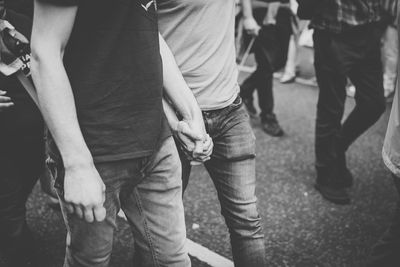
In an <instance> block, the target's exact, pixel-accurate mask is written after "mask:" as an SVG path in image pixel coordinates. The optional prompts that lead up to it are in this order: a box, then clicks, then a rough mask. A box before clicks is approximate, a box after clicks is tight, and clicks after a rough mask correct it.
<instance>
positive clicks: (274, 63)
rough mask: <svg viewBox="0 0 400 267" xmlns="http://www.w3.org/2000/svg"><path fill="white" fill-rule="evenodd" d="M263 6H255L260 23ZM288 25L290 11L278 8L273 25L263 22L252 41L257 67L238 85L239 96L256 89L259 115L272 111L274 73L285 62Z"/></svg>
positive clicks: (250, 93) (288, 38) (251, 95)
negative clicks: (239, 87)
mask: <svg viewBox="0 0 400 267" xmlns="http://www.w3.org/2000/svg"><path fill="white" fill-rule="evenodd" d="M266 12H267V10H266V9H256V10H255V11H254V16H255V18H256V20H257V22H258V23H259V24H260V25H262V21H263V19H264V17H265V14H266ZM291 33H292V29H291V13H290V11H289V10H287V9H283V8H281V9H280V10H279V12H278V15H277V19H276V25H263V26H262V27H261V30H260V32H259V36H258V37H257V38H256V40H255V42H254V46H253V48H252V51H253V53H254V57H255V59H256V62H257V69H256V71H255V72H253V73H252V74H251V75H250V76H249V77H248V78H247V79H246V80H245V81H244V82H243V84H242V86H241V96H242V97H243V98H245V99H248V100H252V99H253V93H254V91H255V90H256V89H257V93H258V103H259V107H260V109H261V118H263V117H266V116H268V115H273V110H274V94H273V88H272V82H273V73H274V71H276V70H277V69H280V68H282V67H283V66H284V65H285V63H286V58H287V52H288V47H289V40H290V35H291Z"/></svg>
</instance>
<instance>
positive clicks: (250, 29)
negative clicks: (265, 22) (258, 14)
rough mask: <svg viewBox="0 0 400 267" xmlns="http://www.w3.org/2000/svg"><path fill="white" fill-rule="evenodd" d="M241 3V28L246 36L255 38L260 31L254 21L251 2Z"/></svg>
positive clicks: (246, 0)
mask: <svg viewBox="0 0 400 267" xmlns="http://www.w3.org/2000/svg"><path fill="white" fill-rule="evenodd" d="M241 3H242V13H243V27H244V29H245V31H246V32H247V33H248V34H250V35H252V36H257V35H258V32H259V30H260V26H259V25H258V24H257V22H256V20H255V19H254V16H253V6H252V3H251V0H241Z"/></svg>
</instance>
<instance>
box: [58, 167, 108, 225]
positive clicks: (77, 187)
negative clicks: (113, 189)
mask: <svg viewBox="0 0 400 267" xmlns="http://www.w3.org/2000/svg"><path fill="white" fill-rule="evenodd" d="M105 189H106V187H105V185H104V183H103V181H102V179H101V177H100V175H99V173H98V172H97V170H96V168H95V166H94V165H93V164H91V165H90V164H88V165H87V166H79V167H71V168H66V169H65V179H64V199H65V202H66V207H67V210H68V212H69V213H75V215H77V216H78V217H79V218H81V219H84V220H85V221H87V222H89V223H92V222H94V221H97V222H101V221H103V220H104V219H105V217H106V209H105V208H104V206H103V204H104V201H105Z"/></svg>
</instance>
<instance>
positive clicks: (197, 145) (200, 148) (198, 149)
mask: <svg viewBox="0 0 400 267" xmlns="http://www.w3.org/2000/svg"><path fill="white" fill-rule="evenodd" d="M201 153H203V141H196V142H195V146H194V150H193V156H194V157H196V155H199V154H201Z"/></svg>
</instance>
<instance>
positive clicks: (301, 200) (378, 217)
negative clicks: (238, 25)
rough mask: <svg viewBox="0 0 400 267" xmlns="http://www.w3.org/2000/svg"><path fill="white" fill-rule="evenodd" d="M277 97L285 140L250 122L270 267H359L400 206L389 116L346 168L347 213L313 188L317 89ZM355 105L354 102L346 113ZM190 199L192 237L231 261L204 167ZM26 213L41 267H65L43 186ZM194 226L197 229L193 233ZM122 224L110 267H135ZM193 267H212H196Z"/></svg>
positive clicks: (294, 89)
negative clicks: (386, 150) (386, 159)
mask: <svg viewBox="0 0 400 267" xmlns="http://www.w3.org/2000/svg"><path fill="white" fill-rule="evenodd" d="M275 93H276V112H277V115H278V118H279V120H280V121H281V123H282V126H283V127H284V129H285V131H286V133H287V134H286V136H285V137H283V138H280V139H279V138H278V139H277V138H272V137H269V136H267V135H265V134H264V133H263V132H262V130H261V129H260V125H259V122H258V121H257V120H253V121H252V124H253V126H254V130H255V134H256V137H257V179H258V188H257V194H258V198H259V210H260V213H261V215H262V217H263V223H264V233H265V235H266V239H265V244H266V247H267V257H268V261H269V264H270V266H306V267H311V266H361V265H362V263H363V261H364V260H365V258H366V256H367V255H368V253H369V252H370V248H371V246H372V245H373V244H374V243H375V242H376V240H377V239H378V237H379V236H380V235H381V234H382V232H383V231H384V229H385V228H386V227H387V225H388V223H389V219H390V217H391V216H392V215H393V212H394V208H395V201H396V200H397V198H396V194H395V190H394V188H393V186H392V181H391V179H390V174H389V173H388V171H387V170H386V169H385V167H384V165H383V163H382V160H381V155H380V152H381V147H382V141H383V136H384V132H385V130H386V123H387V118H388V112H387V113H386V114H385V115H384V116H383V117H382V119H381V120H380V121H379V122H378V123H377V124H376V125H375V126H374V127H373V128H372V129H371V130H370V131H368V133H367V134H366V135H364V136H363V137H362V138H360V139H359V140H358V141H357V142H356V143H355V144H354V145H353V146H352V147H351V148H350V151H349V156H348V164H349V167H350V168H351V170H352V171H353V173H354V176H355V185H354V187H353V188H352V190H351V195H352V204H351V205H350V206H345V207H341V206H336V205H333V204H330V203H328V202H326V201H324V200H323V199H322V198H321V196H320V195H319V194H317V193H316V192H315V190H314V189H313V182H314V177H315V172H314V168H313V161H314V154H313V137H314V120H315V106H316V101H317V89H316V88H315V87H305V86H301V85H297V84H290V85H284V86H283V85H280V84H279V83H276V86H275ZM353 105H354V103H353V100H351V99H350V100H349V101H348V103H347V110H349V109H351V107H352V106H353ZM184 201H185V206H186V219H187V229H188V237H189V238H190V239H192V240H193V241H195V242H198V243H200V244H202V245H203V246H205V247H208V248H209V249H211V250H213V251H215V252H217V253H219V254H221V255H223V256H225V257H227V258H230V259H231V258H232V256H231V252H230V245H229V236H228V233H227V229H226V227H225V225H224V222H223V220H222V218H221V216H220V215H219V213H220V209H219V204H218V201H217V197H216V194H215V190H214V188H213V185H212V183H211V181H210V179H209V177H208V175H207V173H206V172H205V170H204V168H203V167H196V168H195V169H194V171H193V173H192V177H191V182H190V185H189V188H188V191H187V194H186V195H185V199H184ZM28 208H29V211H28V217H29V223H30V225H31V226H32V228H33V231H34V232H35V235H36V237H37V239H38V247H39V248H40V253H41V254H42V255H41V257H42V258H43V259H44V261H43V265H42V266H41V267H53V266H54V267H55V266H61V264H62V258H63V251H64V238H65V231H64V227H63V224H62V220H61V217H60V214H58V213H55V212H54V211H52V210H50V209H49V208H48V207H47V206H46V204H45V198H44V196H43V194H42V193H41V192H39V190H38V188H36V189H35V191H34V193H33V195H32V197H31V198H30V200H29V205H28ZM193 224H197V225H199V227H198V228H197V229H193V227H192V225H193ZM118 225H119V228H120V230H119V231H118V233H117V236H116V240H115V246H114V252H115V253H114V257H113V260H112V266H114V267H125V266H131V265H130V261H131V258H132V242H131V241H130V236H131V235H130V231H129V229H128V227H127V225H126V223H125V222H124V221H122V220H121V221H119V224H118ZM194 228H196V227H194ZM0 266H2V265H1V264H0ZM193 266H194V267H199V266H206V265H204V264H202V263H200V262H198V261H194V262H193ZM2 267H3V266H2Z"/></svg>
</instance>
